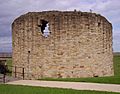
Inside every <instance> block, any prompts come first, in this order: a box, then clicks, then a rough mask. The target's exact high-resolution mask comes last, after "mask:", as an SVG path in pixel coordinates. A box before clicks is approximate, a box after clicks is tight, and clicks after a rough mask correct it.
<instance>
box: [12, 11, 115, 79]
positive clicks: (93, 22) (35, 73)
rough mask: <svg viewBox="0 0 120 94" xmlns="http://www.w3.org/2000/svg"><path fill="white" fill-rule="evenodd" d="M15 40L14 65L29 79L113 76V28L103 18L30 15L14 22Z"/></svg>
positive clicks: (65, 13) (83, 14) (45, 13)
mask: <svg viewBox="0 0 120 94" xmlns="http://www.w3.org/2000/svg"><path fill="white" fill-rule="evenodd" d="M46 28H47V31H49V32H47V33H46V32H45V29H46ZM12 37H13V65H14V66H19V67H24V68H25V78H26V79H38V78H44V77H52V78H67V77H68V78H77V77H97V76H111V75H113V54H112V25H111V23H109V22H108V21H107V19H106V18H104V17H103V16H101V15H99V14H95V13H88V12H80V11H43V12H29V13H27V14H25V15H22V16H20V17H18V18H17V19H16V20H15V21H14V22H13V24H12ZM17 71H18V72H19V71H21V70H20V69H17ZM17 75H19V76H21V75H20V74H17Z"/></svg>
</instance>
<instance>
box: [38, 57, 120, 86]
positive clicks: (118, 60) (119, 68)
mask: <svg viewBox="0 0 120 94" xmlns="http://www.w3.org/2000/svg"><path fill="white" fill-rule="evenodd" d="M113 61H114V73H115V76H111V77H92V78H56V79H53V78H43V79H40V80H50V81H71V82H93V83H110V84H120V55H115V56H114V59H113Z"/></svg>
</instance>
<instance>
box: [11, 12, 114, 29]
mask: <svg viewBox="0 0 120 94" xmlns="http://www.w3.org/2000/svg"><path fill="white" fill-rule="evenodd" d="M39 15H42V16H84V17H86V18H89V17H90V18H94V17H97V18H98V19H100V20H103V21H105V22H107V23H109V24H110V25H111V27H112V24H111V23H110V22H109V21H108V20H107V19H106V18H105V17H104V16H102V15H100V14H97V13H92V12H81V11H76V10H75V11H55V10H53V11H41V12H28V13H26V14H23V15H21V16H19V17H18V18H16V19H15V20H14V21H13V23H12V24H14V22H16V21H19V20H22V19H25V18H28V17H39Z"/></svg>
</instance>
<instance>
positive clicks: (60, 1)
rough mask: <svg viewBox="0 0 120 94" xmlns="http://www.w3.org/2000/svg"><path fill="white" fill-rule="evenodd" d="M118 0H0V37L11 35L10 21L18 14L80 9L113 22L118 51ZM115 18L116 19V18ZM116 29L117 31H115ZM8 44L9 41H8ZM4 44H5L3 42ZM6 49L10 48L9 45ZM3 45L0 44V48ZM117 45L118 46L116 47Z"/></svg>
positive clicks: (119, 9)
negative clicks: (98, 14) (95, 13)
mask: <svg viewBox="0 0 120 94" xmlns="http://www.w3.org/2000/svg"><path fill="white" fill-rule="evenodd" d="M119 4H120V0H0V10H1V12H0V37H2V38H3V37H8V38H5V39H6V40H8V41H9V40H10V39H9V37H11V23H12V22H13V20H14V19H15V18H17V17H18V16H20V15H22V14H25V13H27V12H29V11H42V10H74V9H77V10H80V11H89V10H90V9H92V10H93V12H97V13H100V14H102V15H104V16H105V17H107V19H108V20H109V21H110V22H112V23H113V28H114V32H113V33H114V35H113V38H114V40H113V41H114V46H113V47H114V50H115V51H120V47H119V46H118V45H119V41H120V40H119V38H118V37H120V36H119V35H118V32H119V31H120V27H119V25H118V24H120V17H119V15H120V5H119ZM116 18H117V19H116ZM116 30H117V31H116ZM0 41H1V40H0ZM8 44H9V43H8ZM3 45H6V44H3ZM7 46H8V49H9V50H10V47H11V46H10V45H6V47H7ZM2 47H3V46H1V45H0V49H1V48H2ZM118 47H119V48H118ZM6 49H7V48H6Z"/></svg>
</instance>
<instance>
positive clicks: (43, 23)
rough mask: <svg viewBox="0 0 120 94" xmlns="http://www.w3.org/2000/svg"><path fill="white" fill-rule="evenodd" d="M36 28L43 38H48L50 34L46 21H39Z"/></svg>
mask: <svg viewBox="0 0 120 94" xmlns="http://www.w3.org/2000/svg"><path fill="white" fill-rule="evenodd" d="M38 26H39V27H40V29H41V32H42V34H43V36H45V37H48V35H49V34H50V31H49V23H48V21H46V20H41V25H38Z"/></svg>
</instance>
